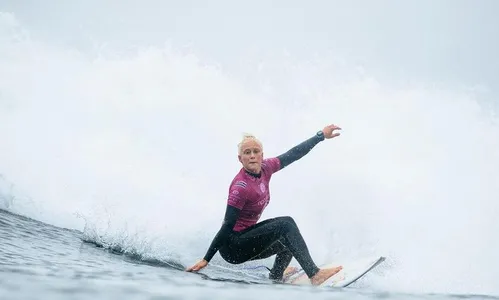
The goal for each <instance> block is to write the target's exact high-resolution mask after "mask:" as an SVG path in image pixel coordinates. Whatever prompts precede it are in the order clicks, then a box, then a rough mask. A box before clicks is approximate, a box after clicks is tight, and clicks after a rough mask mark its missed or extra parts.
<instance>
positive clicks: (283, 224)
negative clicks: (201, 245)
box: [186, 125, 342, 285]
mask: <svg viewBox="0 0 499 300" xmlns="http://www.w3.org/2000/svg"><path fill="white" fill-rule="evenodd" d="M338 130H341V128H340V127H338V126H336V125H328V126H326V127H324V129H322V130H321V131H319V132H317V133H316V134H315V135H314V136H313V137H311V138H309V139H307V140H306V141H304V142H302V143H300V144H299V145H297V146H295V147H293V148H291V149H290V150H288V151H287V152H285V153H283V154H281V155H279V156H277V157H272V158H267V159H264V158H263V146H262V143H261V142H260V141H259V140H258V139H257V138H256V137H255V136H252V135H245V136H244V137H243V140H242V141H241V142H240V143H239V145H238V150H239V152H238V159H239V161H240V162H241V164H242V168H241V170H240V171H239V173H238V174H237V175H236V176H235V177H234V179H233V180H232V182H231V184H230V187H229V196H228V200H227V207H226V211H225V216H224V221H223V223H222V226H221V228H220V230H219V231H218V233H217V234H216V235H215V237H214V239H213V241H212V243H211V245H210V247H209V248H208V250H207V252H206V254H205V256H204V258H203V259H201V260H200V261H199V262H197V263H196V264H195V265H193V266H192V267H189V268H187V269H186V271H188V272H191V271H199V270H201V269H202V268H204V267H206V266H207V265H208V263H209V262H210V260H211V259H212V258H213V256H214V255H215V253H216V252H217V251H219V252H220V255H221V256H222V258H223V259H225V260H226V261H227V262H229V263H232V264H240V263H243V262H246V261H252V260H256V259H264V258H268V257H270V256H272V255H276V258H275V262H274V265H273V267H272V269H270V274H269V278H270V279H272V280H276V281H282V278H283V276H284V272H285V271H287V269H286V268H287V267H288V265H289V264H290V262H291V260H292V258H293V257H295V259H296V260H297V261H298V263H299V264H300V266H301V267H302V268H303V270H304V271H305V273H306V274H307V276H308V277H309V279H310V281H311V283H312V284H313V285H320V284H321V283H323V282H324V281H326V280H327V279H328V278H329V277H331V276H333V275H334V274H336V273H338V272H339V271H340V270H341V269H342V266H338V267H335V268H326V269H320V268H318V267H317V265H316V264H315V263H314V261H313V260H312V258H311V256H310V253H309V250H308V247H307V244H306V243H305V241H304V239H303V237H302V235H301V233H300V230H299V229H298V226H297V225H296V223H295V221H294V220H293V218H291V217H289V216H283V217H276V218H272V219H268V220H265V221H262V222H260V223H257V222H258V220H259V218H260V216H261V214H262V212H263V210H264V209H265V207H266V206H267V205H268V203H269V201H270V193H269V182H270V179H271V177H272V174H274V173H276V172H278V171H280V170H282V169H283V168H285V167H286V166H288V165H290V164H291V163H293V162H295V161H297V160H299V159H300V158H302V157H303V156H305V155H306V154H307V153H309V152H310V150H311V149H312V148H314V147H315V146H316V145H317V144H318V143H319V142H322V141H324V140H325V139H332V138H334V137H337V136H339V135H340V133H339V132H337V131H338ZM288 270H289V268H288Z"/></svg>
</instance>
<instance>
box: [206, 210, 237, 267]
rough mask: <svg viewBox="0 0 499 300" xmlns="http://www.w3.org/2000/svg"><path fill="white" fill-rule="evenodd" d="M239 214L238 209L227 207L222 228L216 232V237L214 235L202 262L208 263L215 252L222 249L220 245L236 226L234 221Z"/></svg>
mask: <svg viewBox="0 0 499 300" xmlns="http://www.w3.org/2000/svg"><path fill="white" fill-rule="evenodd" d="M240 212H241V210H240V209H238V208H236V207H234V206H231V205H227V208H226V210H225V217H224V221H223V223H222V227H221V228H220V230H219V231H218V233H217V235H215V238H214V239H213V241H212V242H211V245H210V247H209V248H208V251H206V254H205V256H204V260H206V261H207V262H209V261H210V260H211V259H212V258H213V256H214V255H215V253H217V251H218V250H219V249H220V247H222V245H223V244H224V243H225V242H226V241H227V239H228V237H229V235H230V233H231V232H232V229H233V228H234V225H236V221H237V218H238V217H239V213H240Z"/></svg>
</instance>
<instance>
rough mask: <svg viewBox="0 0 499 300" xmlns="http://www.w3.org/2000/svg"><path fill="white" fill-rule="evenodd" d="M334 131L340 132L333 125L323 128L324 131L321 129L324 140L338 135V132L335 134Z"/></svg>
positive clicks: (338, 128)
mask: <svg viewBox="0 0 499 300" xmlns="http://www.w3.org/2000/svg"><path fill="white" fill-rule="evenodd" d="M335 130H341V128H340V127H338V126H336V125H334V124H331V125H328V126H326V127H324V129H322V132H323V133H324V138H326V139H332V138H334V137H337V136H339V135H340V133H339V132H335Z"/></svg>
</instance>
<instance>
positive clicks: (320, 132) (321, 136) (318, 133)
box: [316, 130, 324, 141]
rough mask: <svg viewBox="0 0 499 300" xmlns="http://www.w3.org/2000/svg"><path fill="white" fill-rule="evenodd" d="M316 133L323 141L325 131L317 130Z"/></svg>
mask: <svg viewBox="0 0 499 300" xmlns="http://www.w3.org/2000/svg"><path fill="white" fill-rule="evenodd" d="M316 135H317V136H318V137H319V138H320V139H321V141H323V140H324V132H322V130H319V131H317V133H316Z"/></svg>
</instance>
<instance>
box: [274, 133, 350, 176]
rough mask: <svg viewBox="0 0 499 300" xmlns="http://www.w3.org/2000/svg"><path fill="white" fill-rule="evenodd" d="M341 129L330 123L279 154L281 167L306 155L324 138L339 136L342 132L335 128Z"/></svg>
mask: <svg viewBox="0 0 499 300" xmlns="http://www.w3.org/2000/svg"><path fill="white" fill-rule="evenodd" d="M340 129H341V128H340V127H338V126H336V125H328V126H326V127H324V129H323V130H322V131H319V132H317V134H315V135H314V136H313V137H311V138H309V139H307V140H306V141H304V142H302V143H300V144H299V145H297V146H295V147H293V148H291V149H290V150H288V151H287V152H285V153H283V154H281V155H279V156H278V157H277V158H279V161H280V162H281V169H283V168H285V167H286V166H288V165H290V164H291V163H293V162H295V161H297V160H299V159H300V158H302V157H303V156H305V155H306V154H307V153H309V152H310V150H312V148H314V147H315V146H316V145H317V144H318V143H320V142H321V141H323V140H324V139H330V138H333V137H337V136H339V135H340V134H339V133H337V132H334V130H340Z"/></svg>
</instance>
